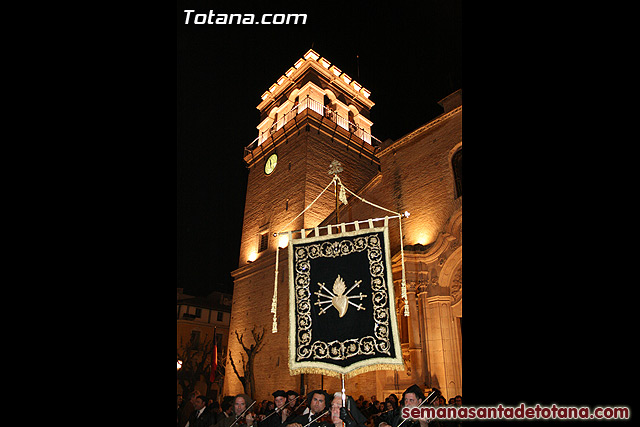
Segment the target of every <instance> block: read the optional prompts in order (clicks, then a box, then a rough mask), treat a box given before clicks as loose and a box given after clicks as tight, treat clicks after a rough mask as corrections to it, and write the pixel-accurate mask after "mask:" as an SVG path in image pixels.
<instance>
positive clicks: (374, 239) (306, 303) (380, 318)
mask: <svg viewBox="0 0 640 427" xmlns="http://www.w3.org/2000/svg"><path fill="white" fill-rule="evenodd" d="M289 278H290V279H289V280H290V298H289V304H290V307H289V313H290V314H289V319H290V325H289V347H290V352H289V367H290V369H291V371H292V374H293V373H301V372H313V373H326V374H330V373H329V372H327V371H330V372H331V373H352V375H353V374H354V373H353V371H356V370H357V371H358V373H359V372H364V371H368V370H374V369H376V366H375V365H384V366H381V369H402V365H403V362H402V350H401V348H400V344H399V339H398V328H397V323H396V315H395V301H394V292H393V281H392V276H391V262H390V254H389V239H388V228H387V227H381V228H373V229H365V230H358V231H352V232H346V233H342V234H338V235H336V234H333V235H325V236H319V237H311V238H305V239H293V240H290V244H289ZM390 365H393V366H390ZM330 375H331V374H330Z"/></svg>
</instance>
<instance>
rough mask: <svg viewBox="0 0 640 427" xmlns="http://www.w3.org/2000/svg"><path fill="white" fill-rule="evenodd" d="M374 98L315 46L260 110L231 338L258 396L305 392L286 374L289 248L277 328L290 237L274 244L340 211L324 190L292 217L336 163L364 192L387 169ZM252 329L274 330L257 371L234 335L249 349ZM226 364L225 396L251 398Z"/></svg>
mask: <svg viewBox="0 0 640 427" xmlns="http://www.w3.org/2000/svg"><path fill="white" fill-rule="evenodd" d="M267 71H269V70H267ZM370 95H371V92H370V91H369V90H367V89H366V88H365V87H363V86H362V85H361V84H360V83H359V82H357V81H355V80H353V79H352V78H351V77H349V76H348V75H347V74H346V73H344V72H342V71H341V70H340V69H339V68H338V67H337V66H336V65H335V64H332V63H331V62H330V61H328V60H327V59H326V58H324V57H321V56H320V55H319V54H318V53H316V52H315V51H313V50H309V51H308V52H306V53H305V54H304V55H303V57H302V58H300V59H299V60H298V61H296V62H295V64H293V66H292V67H290V68H289V69H288V70H286V72H285V73H284V74H283V75H282V76H280V77H279V78H277V80H276V82H275V83H274V84H273V85H271V87H269V88H268V90H266V91H265V92H264V93H263V94H262V96H261V98H262V101H261V102H260V103H259V104H258V106H257V109H258V110H259V112H260V119H259V120H260V123H259V124H258V125H257V137H256V139H255V140H254V141H253V142H251V143H250V144H249V145H248V146H247V147H246V148H245V150H244V161H245V163H246V165H247V167H248V169H249V177H248V181H247V192H246V202H245V210H244V220H243V226H242V240H241V245H240V254H239V263H238V269H236V270H235V271H233V272H232V276H233V279H234V292H233V307H232V314H231V325H230V338H229V356H230V358H233V361H234V364H235V366H236V369H237V371H238V373H239V375H240V376H244V378H245V382H246V381H249V376H250V375H249V373H248V372H244V373H243V370H244V369H249V370H252V373H253V378H254V387H255V390H256V393H257V396H253V397H254V398H257V397H262V396H268V395H270V394H271V393H272V392H273V391H274V390H277V389H284V390H288V389H293V390H298V391H300V389H301V388H302V387H301V378H300V376H299V375H296V376H290V375H289V370H288V359H287V357H288V353H287V348H288V341H287V336H288V321H287V319H288V310H289V305H288V299H289V298H288V289H287V285H288V277H287V268H286V265H287V251H283V250H280V251H279V257H278V263H279V271H280V275H279V277H278V323H279V326H278V333H275V334H272V332H271V324H272V314H271V313H270V310H271V297H272V295H273V289H274V268H275V262H276V259H275V255H276V254H275V250H276V247H277V246H279V247H281V248H283V247H286V245H287V244H288V241H287V240H286V236H280V237H278V238H276V237H274V233H277V232H281V231H287V230H298V229H301V228H311V227H315V226H317V225H319V224H320V223H321V222H322V221H324V220H326V219H327V218H328V217H330V216H331V215H335V213H334V211H335V207H336V204H335V199H334V198H333V196H332V195H331V194H325V195H323V197H321V198H320V199H319V200H318V201H317V202H316V203H315V204H314V205H313V207H312V208H311V209H309V210H308V211H307V212H305V213H304V214H302V215H301V216H300V217H299V218H297V219H295V220H294V218H295V217H296V216H297V215H298V214H300V213H301V212H302V211H303V210H304V209H305V207H306V206H308V205H309V204H310V203H311V202H312V201H313V200H314V199H315V198H316V197H317V196H318V194H320V192H321V191H322V190H323V189H324V188H325V187H326V186H327V185H328V184H329V182H330V181H331V178H332V175H330V174H329V173H328V170H329V166H330V164H331V162H332V161H333V160H337V161H339V162H340V163H341V164H342V167H343V168H344V171H343V172H342V173H341V174H340V179H341V180H342V182H343V183H344V185H345V186H346V187H347V188H349V189H353V191H356V192H357V191H358V190H359V189H361V188H362V187H363V186H364V185H365V184H367V183H368V182H369V181H370V180H371V179H372V178H373V177H374V176H375V175H376V174H377V173H378V172H379V166H380V163H379V159H378V158H377V157H376V156H375V154H374V153H376V151H377V150H378V147H379V145H380V141H379V140H377V139H376V138H375V137H373V136H372V135H371V126H372V125H373V123H372V122H371V120H370V110H371V108H372V107H373V106H374V103H373V101H371V99H370ZM341 220H342V221H343V222H344V221H348V220H349V218H341ZM332 221H333V220H332ZM287 224H288V225H287ZM285 226H286V228H285ZM252 330H256V331H259V332H262V330H264V331H266V332H265V335H264V344H263V346H262V348H261V350H260V353H259V354H257V355H256V357H255V364H254V366H248V367H247V366H244V367H243V366H242V364H243V360H242V358H243V357H244V359H245V360H247V354H246V353H245V352H244V350H243V345H241V344H240V343H239V340H238V339H237V338H236V335H235V332H236V331H237V333H238V335H242V336H243V342H244V346H246V347H249V345H250V344H252V343H253V338H252V337H253V335H252V332H251V331H252ZM226 367H227V370H226V373H227V374H226V378H225V387H224V388H225V389H224V393H225V394H236V393H239V392H243V386H242V384H241V382H240V380H239V379H238V376H237V375H236V374H235V373H234V369H233V366H232V365H231V363H230V361H229V360H228V362H227V366H226ZM324 385H325V387H326V386H327V384H326V383H325V384H324Z"/></svg>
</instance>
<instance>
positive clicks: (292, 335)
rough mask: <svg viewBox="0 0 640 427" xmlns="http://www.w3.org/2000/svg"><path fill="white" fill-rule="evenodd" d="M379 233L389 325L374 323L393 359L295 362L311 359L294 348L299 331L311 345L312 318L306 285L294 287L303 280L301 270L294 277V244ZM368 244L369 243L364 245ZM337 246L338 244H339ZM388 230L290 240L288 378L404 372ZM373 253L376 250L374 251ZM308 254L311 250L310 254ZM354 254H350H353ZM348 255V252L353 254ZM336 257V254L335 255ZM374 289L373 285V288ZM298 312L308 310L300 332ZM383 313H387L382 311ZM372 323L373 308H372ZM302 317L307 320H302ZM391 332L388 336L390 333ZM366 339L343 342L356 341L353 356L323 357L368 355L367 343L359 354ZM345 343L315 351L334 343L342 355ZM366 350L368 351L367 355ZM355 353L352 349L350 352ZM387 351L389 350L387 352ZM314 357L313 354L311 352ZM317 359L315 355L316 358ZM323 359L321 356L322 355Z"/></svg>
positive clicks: (320, 345) (352, 344)
mask: <svg viewBox="0 0 640 427" xmlns="http://www.w3.org/2000/svg"><path fill="white" fill-rule="evenodd" d="M378 232H382V233H383V240H384V241H383V242H382V244H383V245H384V252H385V259H384V260H382V265H383V266H384V267H385V268H386V277H385V276H384V275H382V276H381V277H382V279H383V280H381V281H383V282H385V285H386V286H385V289H384V290H385V291H386V294H387V301H388V304H387V307H386V308H387V309H388V313H385V314H386V315H387V319H388V323H386V324H381V323H380V322H377V321H376V325H377V326H379V325H382V326H381V327H380V328H379V329H381V330H383V329H386V334H385V335H387V336H389V335H390V336H389V339H390V340H392V342H393V346H394V348H395V353H396V356H395V357H392V356H389V357H379V356H377V357H372V358H369V359H365V360H360V361H359V362H355V363H352V364H351V365H348V366H345V367H340V366H337V365H334V364H331V363H326V362H322V361H317V360H303V361H297V356H301V357H312V356H313V355H311V354H309V353H311V348H309V349H306V352H305V354H304V355H302V354H300V352H299V348H298V346H297V345H296V343H297V342H298V341H299V339H298V338H299V333H301V332H302V334H301V335H300V337H301V339H300V341H302V340H304V342H305V343H310V342H311V341H312V340H311V329H312V325H311V316H310V312H311V307H310V299H309V298H308V297H307V298H305V296H306V295H309V294H310V291H309V289H308V286H309V283H306V285H300V286H298V287H296V280H301V281H304V280H305V277H304V275H303V274H300V271H298V272H297V273H298V274H296V268H295V264H296V259H295V254H294V250H293V245H294V243H305V244H306V243H313V242H316V241H323V240H326V239H335V238H342V237H355V236H360V235H364V234H370V233H378ZM367 245H368V243H367ZM338 246H339V244H338ZM389 246H390V245H389V231H388V227H387V226H385V227H378V228H368V229H362V230H355V231H350V232H343V233H338V234H331V235H325V236H316V237H310V238H300V239H289V371H290V373H291V375H296V374H299V373H321V374H324V375H340V374H348V375H347V377H351V376H354V375H358V374H361V373H364V372H368V371H373V370H380V369H394V370H404V363H403V359H402V350H401V347H400V341H399V335H398V326H397V319H396V310H395V297H394V289H393V279H392V272H391V269H390V268H389V266H390V265H391V255H390V251H389ZM315 249H316V251H315V252H314V253H315V254H316V257H317V256H318V253H319V252H321V251H319V250H317V249H318V248H315ZM366 249H367V248H366V247H365V248H364V249H362V248H361V250H366ZM373 249H374V250H376V248H373ZM380 250H382V247H380ZM309 252H311V251H309ZM352 252H353V251H352ZM352 252H349V253H352ZM307 255H308V256H310V254H309V253H307ZM328 256H331V255H328ZM334 257H335V255H334ZM371 267H372V265H371V264H370V268H371ZM372 277H374V279H373V280H374V281H375V274H373V273H372ZM372 288H373V286H372ZM297 291H299V292H300V295H301V298H298V295H297V293H298V292H297ZM305 291H306V292H305ZM299 309H301V310H302V312H303V314H304V313H306V312H307V311H308V315H307V316H303V318H302V320H301V321H300V324H301V325H302V326H303V329H299V328H298V322H297V319H296V313H297V312H298V311H299ZM385 311H386V310H385ZM373 315H374V321H375V309H374V314H373ZM305 318H306V319H307V320H305ZM389 328H390V330H389ZM389 333H390V334H389ZM375 335H376V336H377V337H378V338H379V337H380V336H381V334H380V333H379V332H377V333H375ZM368 338H370V339H372V340H375V338H374V337H362V338H360V339H359V340H358V339H350V340H346V341H345V343H346V342H347V341H359V343H358V349H357V350H358V351H357V352H355V353H354V352H353V351H352V354H350V355H349V356H343V357H327V356H329V355H328V354H325V355H324V357H323V358H333V359H342V360H344V359H345V358H348V357H350V356H353V355H355V354H365V355H366V354H369V353H371V351H370V348H369V346H370V345H371V343H370V342H365V343H364V348H365V351H364V352H361V350H360V345H361V344H362V342H363V340H367V339H368ZM381 342H382V344H383V345H382V346H381V347H382V348H383V349H384V340H382V341H381ZM345 343H339V342H337V341H336V342H332V343H324V342H321V344H319V347H318V348H322V344H324V345H325V346H327V345H329V344H334V345H338V344H339V345H340V346H341V348H342V349H343V352H344V347H345ZM316 344H318V342H316V343H313V345H314V346H315V345H316ZM350 344H351V346H354V345H355V344H354V343H350ZM386 344H387V345H389V344H390V342H389V341H388V340H387V341H386ZM378 347H380V346H379V345H376V348H378ZM367 349H368V352H367ZM353 350H355V348H354V349H353ZM380 352H384V350H379V349H378V353H380ZM387 352H388V349H387ZM314 355H316V354H315V352H314ZM316 356H317V355H316ZM321 356H322V354H321Z"/></svg>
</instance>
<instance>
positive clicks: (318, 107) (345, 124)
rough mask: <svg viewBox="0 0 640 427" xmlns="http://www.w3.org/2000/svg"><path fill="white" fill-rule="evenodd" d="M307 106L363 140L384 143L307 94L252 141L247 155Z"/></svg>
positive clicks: (377, 143)
mask: <svg viewBox="0 0 640 427" xmlns="http://www.w3.org/2000/svg"><path fill="white" fill-rule="evenodd" d="M307 108H308V109H310V110H312V111H315V112H316V113H318V114H320V115H321V116H324V117H326V118H327V119H330V120H331V121H333V122H334V123H336V124H337V125H338V126H340V127H342V128H343V129H345V130H347V131H349V132H351V133H353V134H354V135H355V136H357V137H358V138H360V139H361V140H362V141H365V142H366V143H368V144H370V145H373V146H374V147H377V146H379V145H380V144H381V143H382V142H381V141H380V140H379V139H378V138H376V137H375V136H373V135H371V133H369V132H367V131H366V130H364V129H363V128H361V127H360V126H358V125H356V124H355V123H353V122H352V121H350V120H349V119H347V118H345V117H342V116H341V115H340V114H338V113H337V112H336V111H334V110H333V109H331V108H330V107H327V106H324V105H322V104H321V103H319V102H318V101H315V100H313V99H311V98H309V97H308V96H307V97H306V98H305V99H303V100H302V101H301V102H300V103H299V104H296V105H294V106H293V108H292V109H291V110H289V111H288V112H287V113H285V114H284V115H283V116H282V117H281V118H280V119H278V120H277V121H276V122H275V123H274V124H272V125H271V126H270V127H269V129H267V130H266V131H265V132H262V133H261V134H260V135H258V137H257V138H256V139H254V140H253V141H252V142H251V144H249V145H248V146H246V147H245V149H244V152H245V156H246V155H247V154H250V153H251V152H252V151H253V150H254V149H255V148H257V147H258V146H260V145H261V144H262V143H263V142H264V141H266V140H267V139H268V138H269V137H270V136H271V135H272V134H274V133H275V132H276V131H278V130H279V129H280V128H282V127H283V126H284V125H285V124H286V123H288V122H289V121H291V120H294V118H295V117H296V116H297V115H298V114H301V113H303V112H304V111H305V110H306V109H307Z"/></svg>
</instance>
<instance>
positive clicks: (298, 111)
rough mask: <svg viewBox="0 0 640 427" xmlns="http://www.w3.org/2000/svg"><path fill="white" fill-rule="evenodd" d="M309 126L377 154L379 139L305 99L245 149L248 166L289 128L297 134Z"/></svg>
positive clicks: (335, 113) (274, 144) (285, 133)
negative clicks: (311, 125)
mask: <svg viewBox="0 0 640 427" xmlns="http://www.w3.org/2000/svg"><path fill="white" fill-rule="evenodd" d="M310 124H313V125H314V128H316V129H317V130H318V133H319V132H320V131H321V130H322V132H323V133H324V134H326V135H327V136H330V137H331V138H332V139H335V140H340V141H342V142H343V143H346V144H347V145H353V146H355V147H358V148H360V149H361V150H364V151H366V152H369V153H371V154H373V153H374V152H375V151H377V149H378V148H379V147H380V145H381V144H382V142H381V141H380V140H379V139H378V138H376V137H375V136H373V135H372V134H371V133H370V132H368V131H367V130H365V129H364V128H362V127H361V126H358V125H357V124H356V123H354V122H353V121H351V120H349V119H348V118H346V117H343V116H341V115H340V114H338V112H336V111H334V110H333V109H331V108H330V107H329V106H325V105H322V104H321V103H320V102H318V101H316V100H314V99H311V98H310V97H308V96H307V97H306V98H304V99H302V100H301V101H300V102H299V103H298V104H294V105H293V107H292V108H291V110H289V111H288V112H287V113H285V114H283V115H282V117H280V118H279V119H278V120H276V121H275V122H274V123H273V124H272V125H271V126H270V127H269V128H268V129H267V130H266V131H264V132H261V133H260V135H258V137H256V139H254V140H253V141H252V142H251V143H250V144H249V145H247V146H246V147H245V149H244V160H245V162H246V163H247V164H251V163H253V162H254V161H255V160H258V159H259V158H261V157H262V153H263V152H264V151H267V150H269V149H270V148H272V147H273V146H276V145H278V143H279V142H280V140H284V139H285V138H286V137H287V133H288V132H289V130H290V129H294V130H295V129H297V131H298V132H299V131H301V130H303V129H305V128H306V126H308V125H310ZM306 130H308V128H307V129H306ZM345 141H346V142H345Z"/></svg>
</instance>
